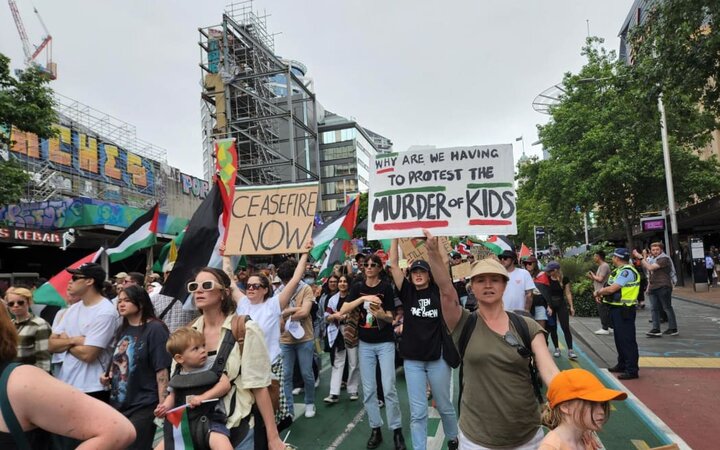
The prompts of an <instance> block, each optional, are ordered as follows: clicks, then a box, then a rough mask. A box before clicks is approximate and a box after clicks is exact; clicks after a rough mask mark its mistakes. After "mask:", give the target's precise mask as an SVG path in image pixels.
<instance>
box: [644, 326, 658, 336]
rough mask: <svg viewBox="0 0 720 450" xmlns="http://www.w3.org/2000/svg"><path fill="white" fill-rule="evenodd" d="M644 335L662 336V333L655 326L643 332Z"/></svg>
mask: <svg viewBox="0 0 720 450" xmlns="http://www.w3.org/2000/svg"><path fill="white" fill-rule="evenodd" d="M645 336H647V337H651V338H656V337H662V333H661V332H660V330H658V329H657V328H653V329H652V330H650V331H648V332H647V333H645Z"/></svg>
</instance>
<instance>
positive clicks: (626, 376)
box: [618, 372, 639, 380]
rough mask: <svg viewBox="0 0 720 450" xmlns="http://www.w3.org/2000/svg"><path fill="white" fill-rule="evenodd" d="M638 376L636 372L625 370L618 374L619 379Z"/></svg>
mask: <svg viewBox="0 0 720 450" xmlns="http://www.w3.org/2000/svg"><path fill="white" fill-rule="evenodd" d="M636 378H639V376H638V374H636V373H628V372H623V373H621V374H620V375H618V380H634V379H636Z"/></svg>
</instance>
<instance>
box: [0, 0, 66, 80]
mask: <svg viewBox="0 0 720 450" xmlns="http://www.w3.org/2000/svg"><path fill="white" fill-rule="evenodd" d="M8 4H9V5H10V11H11V12H12V15H13V19H14V20H15V26H16V27H17V30H18V34H19V35H20V40H21V41H22V46H23V52H24V53H25V65H26V66H34V67H37V68H38V69H40V70H41V71H42V72H43V73H45V74H46V75H47V76H48V77H49V78H50V79H51V80H54V79H55V78H57V64H55V63H54V62H53V60H52V36H51V35H50V32H49V31H48V29H47V26H45V22H44V21H43V20H42V17H41V16H40V13H39V12H38V10H37V8H33V10H34V11H35V15H36V16H37V17H38V20H39V21H40V25H42V27H43V30H44V31H45V36H44V37H43V40H42V42H41V43H40V45H37V46H35V51H34V52H33V51H31V47H30V39H28V35H27V32H26V31H25V25H23V21H22V18H21V17H20V11H19V10H18V7H17V4H16V3H15V0H8ZM43 50H45V66H42V65H41V64H39V63H38V62H37V61H36V58H37V57H38V56H39V55H40V53H42V51H43Z"/></svg>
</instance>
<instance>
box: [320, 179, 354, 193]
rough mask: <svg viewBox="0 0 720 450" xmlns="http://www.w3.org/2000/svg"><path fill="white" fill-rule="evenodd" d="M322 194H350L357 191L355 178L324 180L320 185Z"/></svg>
mask: <svg viewBox="0 0 720 450" xmlns="http://www.w3.org/2000/svg"><path fill="white" fill-rule="evenodd" d="M322 190H323V195H333V194H352V193H354V192H357V190H358V183H357V180H355V179H351V178H350V179H345V180H338V181H329V182H325V183H323V185H322Z"/></svg>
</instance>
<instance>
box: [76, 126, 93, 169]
mask: <svg viewBox="0 0 720 450" xmlns="http://www.w3.org/2000/svg"><path fill="white" fill-rule="evenodd" d="M78 159H79V160H80V169H82V170H86V171H88V172H91V173H98V151H97V139H95V138H94V137H90V136H88V135H86V134H85V133H79V135H78Z"/></svg>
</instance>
